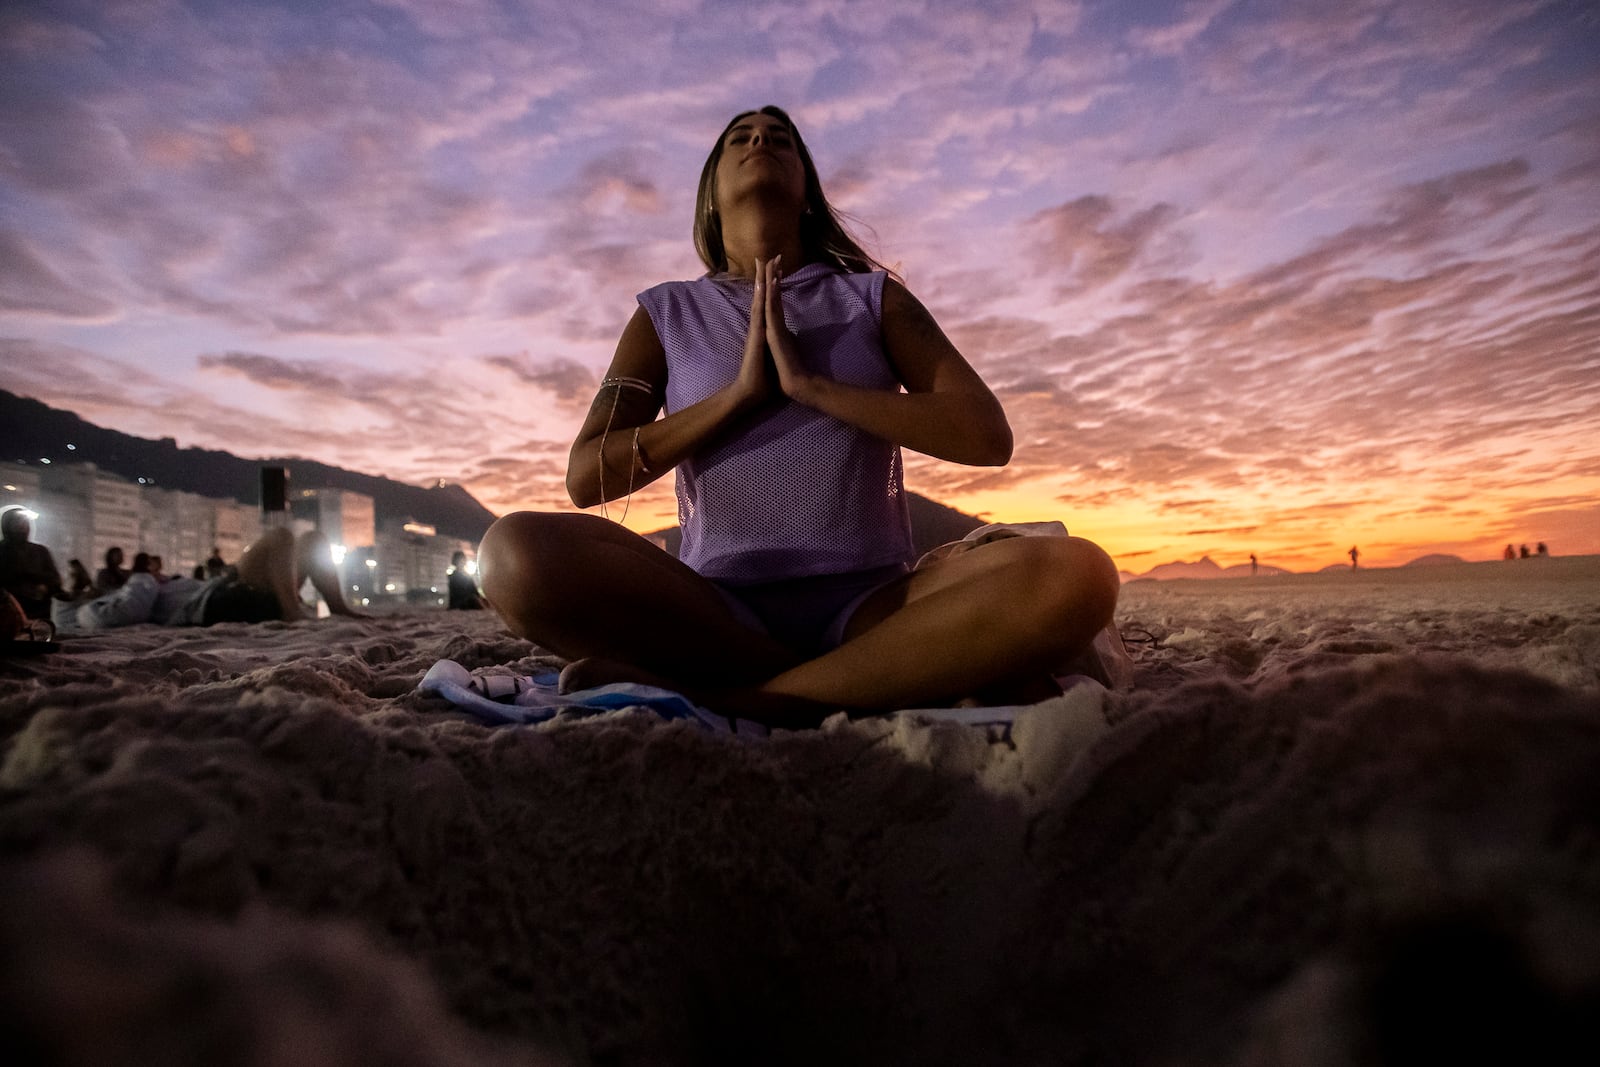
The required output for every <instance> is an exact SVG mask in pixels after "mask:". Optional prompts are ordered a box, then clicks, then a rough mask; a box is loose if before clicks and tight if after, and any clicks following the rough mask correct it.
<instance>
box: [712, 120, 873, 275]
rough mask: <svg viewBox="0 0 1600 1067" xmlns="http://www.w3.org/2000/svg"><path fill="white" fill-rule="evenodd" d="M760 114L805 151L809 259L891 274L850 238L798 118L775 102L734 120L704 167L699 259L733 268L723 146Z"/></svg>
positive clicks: (804, 234) (803, 228) (804, 222)
mask: <svg viewBox="0 0 1600 1067" xmlns="http://www.w3.org/2000/svg"><path fill="white" fill-rule="evenodd" d="M755 114H761V115H771V116H772V117H773V118H775V119H777V120H779V121H780V122H782V123H783V124H784V126H786V127H788V130H789V136H790V137H792V138H794V147H795V150H796V151H798V152H799V153H800V162H801V163H802V164H803V165H804V166H805V171H806V212H805V214H803V215H801V216H800V244H801V247H802V248H804V249H805V253H806V257H807V259H808V260H811V261H815V262H821V263H827V264H829V265H831V266H834V267H838V268H839V269H840V270H842V271H845V272H846V273H849V274H865V273H868V272H870V271H875V270H884V271H889V268H887V267H885V266H884V265H883V264H882V263H879V262H878V261H877V260H876V259H874V258H873V257H872V256H870V255H868V254H867V253H866V251H865V250H864V249H863V248H862V247H861V245H860V244H858V243H857V242H856V239H855V238H854V237H852V236H851V235H850V231H849V230H847V229H845V226H844V223H843V221H842V220H841V213H840V212H839V211H837V210H835V209H834V207H833V205H832V204H830V203H828V198H827V197H826V196H823V195H822V181H821V180H820V179H819V178H818V177H817V165H816V164H815V163H813V162H811V153H810V152H809V151H807V149H806V143H805V141H803V140H801V138H800V131H799V130H798V129H796V128H795V125H794V120H793V119H791V118H790V117H789V116H788V114H786V113H785V112H784V110H783V109H782V108H780V107H774V106H773V105H771V104H768V105H767V106H766V107H764V108H762V109H761V110H760V111H759V112H756V111H741V112H739V114H737V115H735V116H733V118H731V119H729V120H728V124H727V125H726V126H724V127H723V128H722V132H721V133H720V134H718V135H717V143H716V144H715V145H713V146H712V148H711V155H710V156H708V157H707V158H706V165H705V166H704V167H702V168H701V169H700V189H699V191H698V192H696V194H695V198H694V250H695V251H696V252H698V253H699V254H700V261H701V262H702V263H704V264H705V265H706V268H707V269H708V270H710V271H712V272H713V273H718V272H721V271H725V270H727V269H728V253H727V251H726V250H725V249H724V248H723V247H722V217H721V216H720V215H718V214H717V211H716V206H717V188H716V186H717V164H718V163H719V162H720V161H721V160H722V146H723V143H724V142H725V141H726V140H727V138H728V131H729V130H731V129H733V127H734V125H735V124H736V123H738V121H739V120H740V119H745V118H749V117H750V116H751V115H755ZM889 273H890V274H893V273H894V272H893V271H889Z"/></svg>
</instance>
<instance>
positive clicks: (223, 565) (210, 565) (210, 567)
mask: <svg viewBox="0 0 1600 1067" xmlns="http://www.w3.org/2000/svg"><path fill="white" fill-rule="evenodd" d="M227 569H228V564H227V562H226V561H225V560H224V559H223V558H222V550H221V549H219V548H218V547H217V546H216V545H212V546H211V558H210V559H208V560H206V577H207V578H215V577H216V576H217V575H219V574H221V573H222V572H223V571H225V570H227Z"/></svg>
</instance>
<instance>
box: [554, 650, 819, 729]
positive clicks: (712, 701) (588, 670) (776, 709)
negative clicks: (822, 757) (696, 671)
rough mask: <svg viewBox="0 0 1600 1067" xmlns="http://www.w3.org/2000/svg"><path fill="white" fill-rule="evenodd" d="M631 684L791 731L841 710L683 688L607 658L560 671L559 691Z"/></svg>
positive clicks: (749, 692) (753, 692) (741, 692)
mask: <svg viewBox="0 0 1600 1067" xmlns="http://www.w3.org/2000/svg"><path fill="white" fill-rule="evenodd" d="M617 682H630V683H633V684H635V685H653V686H655V687H656V688H657V689H666V690H669V691H671V692H674V693H678V694H681V695H683V696H685V697H688V698H689V699H690V700H692V701H694V702H695V703H696V704H699V705H700V706H701V707H703V708H707V709H709V710H711V711H714V712H716V713H718V714H719V715H730V716H734V717H736V718H740V719H749V720H750V721H752V722H759V723H764V724H766V725H767V726H776V727H780V728H784V729H790V730H803V729H808V728H810V727H814V726H818V725H820V724H821V723H822V720H823V719H825V718H827V717H828V716H829V715H831V714H833V713H834V712H836V711H838V710H840V709H839V708H837V707H834V706H832V705H824V704H818V703H817V702H815V701H811V700H805V699H803V698H801V697H787V696H776V695H773V694H771V693H763V692H761V691H760V690H759V689H752V688H744V689H707V688H703V687H700V686H694V685H684V684H683V683H682V682H678V681H674V680H673V679H671V678H666V677H663V676H662V675H659V674H655V673H653V672H651V671H648V670H645V669H644V668H643V667H637V666H635V665H633V664H631V663H624V662H622V661H621V660H614V659H607V658H605V657H604V656H586V657H584V658H583V659H575V660H573V661H572V662H571V663H569V664H567V665H566V667H565V668H563V669H562V671H561V680H560V682H558V683H557V687H556V688H557V691H558V692H562V693H575V692H577V691H578V690H580V689H593V688H594V687H596V686H601V685H612V684H615V683H617Z"/></svg>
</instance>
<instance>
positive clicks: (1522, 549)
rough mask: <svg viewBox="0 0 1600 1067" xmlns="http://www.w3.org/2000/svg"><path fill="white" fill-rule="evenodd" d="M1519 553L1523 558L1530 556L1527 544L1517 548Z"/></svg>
mask: <svg viewBox="0 0 1600 1067" xmlns="http://www.w3.org/2000/svg"><path fill="white" fill-rule="evenodd" d="M1517 554H1518V555H1520V556H1521V557H1522V558H1523V559H1527V558H1528V546H1527V545H1521V546H1519V547H1518V549H1517Z"/></svg>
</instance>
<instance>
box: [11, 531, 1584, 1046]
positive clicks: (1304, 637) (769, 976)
mask: <svg viewBox="0 0 1600 1067" xmlns="http://www.w3.org/2000/svg"><path fill="white" fill-rule="evenodd" d="M1552 562H1554V563H1560V562H1561V561H1552ZM1452 570H1453V569H1452V568H1449V567H1440V568H1426V569H1422V570H1412V571H1409V572H1405V573H1406V574H1408V575H1410V576H1411V577H1409V578H1407V579H1406V580H1405V581H1404V582H1401V581H1399V580H1398V579H1396V580H1392V581H1390V582H1388V583H1387V584H1385V583H1384V582H1383V581H1382V580H1381V579H1382V576H1381V575H1380V576H1378V577H1374V578H1370V579H1364V582H1365V584H1360V583H1357V584H1352V583H1350V582H1348V581H1342V582H1341V581H1335V580H1334V579H1332V578H1328V577H1324V578H1320V579H1314V580H1313V579H1311V578H1310V577H1309V576H1308V579H1307V581H1306V582H1302V583H1296V582H1294V581H1293V577H1294V576H1287V577H1282V576H1280V577H1275V578H1273V579H1272V580H1271V586H1270V588H1269V587H1266V586H1264V585H1263V586H1257V585H1255V584H1253V583H1250V582H1217V581H1212V582H1206V583H1170V584H1168V583H1139V585H1138V586H1130V587H1128V588H1127V589H1125V590H1124V597H1123V605H1122V608H1121V610H1120V612H1119V618H1120V620H1121V621H1122V622H1123V624H1124V626H1125V627H1126V628H1127V629H1128V631H1129V633H1130V635H1136V636H1137V637H1138V639H1139V643H1136V645H1135V648H1136V650H1137V654H1138V659H1139V669H1140V682H1141V684H1140V687H1139V688H1138V689H1136V690H1135V691H1134V692H1133V693H1131V694H1121V695H1114V696H1107V695H1104V694H1102V693H1100V692H1098V691H1095V690H1086V689H1078V690H1075V691H1074V692H1073V693H1072V694H1069V695H1068V696H1067V697H1064V698H1061V699H1058V700H1056V701H1054V702H1049V703H1046V704H1044V705H1040V706H1038V707H1036V708H1033V709H1030V710H1029V711H1027V712H1025V713H1024V714H1023V715H1022V716H1021V717H1020V718H1019V719H1018V720H1017V721H1016V722H1015V723H1014V724H1012V725H1011V726H1009V727H989V728H974V727H964V726H957V725H953V724H948V723H945V724H934V723H925V722H918V721H915V720H913V719H909V718H899V719H878V720H861V721H855V722H851V721H847V720H845V719H844V718H843V717H842V716H841V717H837V718H835V719H834V720H831V721H830V722H829V723H828V724H827V726H826V727H825V728H824V729H822V730H819V731H813V732H808V733H797V734H779V735H776V736H774V737H773V738H771V739H769V740H765V741H747V740H737V739H732V738H728V737H723V736H714V735H711V734H707V733H704V732H701V731H699V730H697V729H696V728H694V727H692V726H690V725H689V724H687V723H670V724H669V723H662V722H660V721H659V720H656V719H655V718H654V717H653V716H650V715H648V714H642V713H618V714H611V715H607V716H603V717H597V718H589V719H578V720H571V719H562V720H558V721H556V722H553V723H550V724H547V725H544V726H540V727H523V728H501V729H492V728H486V727H483V726H480V725H477V724H476V723H474V722H472V721H470V720H468V719H467V718H466V717H464V716H463V715H461V714H459V713H458V712H456V711H455V710H454V709H452V708H450V707H449V706H448V705H446V704H444V703H443V702H441V701H439V700H438V699H436V698H434V697H430V696H426V695H422V694H419V693H416V692H415V685H416V682H417V681H418V680H419V679H420V677H421V675H422V673H423V671H425V670H426V669H427V667H428V666H429V665H431V663H432V662H433V661H434V660H436V659H439V658H450V659H455V660H456V661H458V662H461V663H462V664H464V665H465V666H467V667H469V668H471V667H483V666H490V665H503V664H509V665H511V667H512V668H513V669H516V670H531V669H534V668H536V667H539V666H543V665H547V664H549V663H550V662H552V661H551V660H550V659H549V658H548V657H544V656H542V655H540V653H539V650H537V649H535V648H533V647H532V646H529V645H527V644H526V643H524V642H521V641H517V640H515V639H513V638H510V637H508V636H506V635H504V634H503V633H501V632H500V631H499V629H498V627H497V626H496V624H495V621H494V620H493V619H492V618H488V617H485V616H482V615H472V614H466V613H460V614H451V615H446V614H444V613H433V614H416V615H409V616H393V617H388V618H377V619H371V620H325V621H322V622H317V623H296V624H268V625H264V626H257V627H247V626H233V625H225V626H218V627H214V628H211V629H209V630H203V631H195V630H189V631H183V630H163V629H160V628H156V627H139V628H135V629H131V630H128V631H124V632H121V633H113V634H108V635H97V636H92V637H79V638H71V639H68V640H67V641H66V642H64V647H63V649H62V651H61V652H60V653H57V654H55V655H54V656H50V657H44V658H41V659H33V660H27V661H15V662H11V663H8V664H3V665H0V701H3V704H0V706H3V709H4V718H3V728H4V746H5V747H4V750H3V758H0V854H3V856H4V864H3V868H0V893H3V895H4V898H5V899H4V903H3V905H0V915H3V916H4V921H0V938H3V942H4V943H3V944H0V960H4V961H6V962H4V963H0V983H3V984H4V989H5V996H4V998H3V1002H4V1007H3V1008H0V1013H3V1018H0V1033H4V1034H5V1035H6V1038H5V1040H6V1041H9V1042H11V1043H12V1046H13V1047H15V1048H18V1049H21V1050H24V1051H25V1052H28V1053H30V1054H33V1055H34V1058H35V1059H37V1060H42V1061H47V1062H55V1063H62V1064H89V1063H127V1064H133V1063H149V1062H157V1061H159V1062H166V1063H201V1062H205V1063H265V1064H277V1063H289V1062H294V1063H329V1064H332V1063H355V1062H360V1063H396V1064H413V1063H415V1064H424V1063H427V1064H454V1063H457V1062H461V1063H466V1062H474V1063H499V1062H521V1063H597V1064H677V1063H685V1064H687V1063H696V1064H706V1063H709V1064H719V1063H729V1064H731V1063H751V1062H765V1063H790V1062H793V1063H799V1062H806V1063H818V1062H833V1063H855V1062H868V1061H877V1062H887V1063H921V1064H945V1063H949V1064H956V1063H961V1064H974V1063H985V1064H986V1063H996V1064H1000V1063H1008V1064H1009V1063H1046V1062H1048V1063H1082V1064H1089V1063H1108V1062H1116V1063H1123V1062H1129V1063H1131V1062H1139V1063H1178V1062H1182V1063H1189V1064H1198V1063H1215V1064H1247V1063H1272V1062H1298V1063H1358V1062H1374V1063H1376V1062H1401V1061H1403V1060H1404V1059H1405V1058H1406V1057H1407V1055H1408V1054H1409V1053H1410V1052H1412V1051H1414V1048H1413V1046H1412V1045H1411V1044H1410V1042H1414V1041H1417V1040H1419V1035H1424V1036H1426V1039H1427V1040H1429V1041H1430V1042H1431V1044H1430V1045H1429V1046H1428V1047H1429V1048H1430V1049H1439V1048H1445V1049H1449V1048H1453V1047H1457V1046H1459V1047H1462V1048H1466V1049H1469V1050H1472V1049H1476V1050H1480V1051H1481V1050H1484V1049H1489V1050H1493V1049H1496V1048H1498V1047H1501V1046H1499V1045H1497V1044H1496V1043H1497V1042H1504V1041H1508V1040H1511V1038H1512V1037H1513V1036H1515V1037H1516V1039H1517V1041H1518V1042H1519V1043H1518V1044H1516V1045H1514V1046H1512V1047H1514V1048H1515V1049H1516V1050H1518V1052H1519V1055H1520V1054H1521V1053H1523V1052H1526V1051H1527V1050H1529V1049H1534V1050H1535V1051H1536V1050H1537V1047H1538V1046H1539V1044H1540V1043H1541V1042H1544V1041H1546V1040H1549V1041H1555V1040H1557V1039H1560V1040H1576V1041H1583V1042H1587V1044H1588V1046H1589V1047H1593V1046H1594V1039H1593V1038H1594V1035H1593V1034H1592V1032H1590V1028H1591V1027H1592V1023H1591V1022H1590V1020H1592V1019H1593V1018H1595V1017H1596V1016H1595V1013H1594V1008H1595V1007H1596V1005H1597V1001H1600V914H1597V913H1600V825H1597V823H1600V774H1597V773H1596V772H1597V771H1600V695H1597V693H1600V686H1597V684H1596V681H1597V680H1600V639H1597V638H1600V609H1597V608H1595V607H1594V606H1593V605H1595V604H1597V603H1600V598H1596V597H1595V595H1594V593H1595V592H1596V585H1595V584H1594V582H1593V579H1594V577H1595V575H1594V574H1593V573H1589V574H1588V577H1587V578H1584V577H1583V576H1582V575H1579V578H1580V580H1579V581H1578V582H1577V584H1574V582H1573V581H1571V580H1568V579H1571V578H1572V576H1573V574H1574V573H1576V572H1574V571H1569V572H1566V573H1565V574H1564V576H1563V580H1562V581H1560V582H1551V583H1548V584H1546V585H1540V584H1539V583H1537V582H1535V583H1531V584H1530V583H1528V582H1522V583H1521V584H1517V583H1512V584H1509V585H1508V584H1506V583H1505V582H1503V581H1499V580H1497V581H1496V582H1495V583H1489V582H1486V581H1480V580H1479V579H1478V578H1476V577H1471V576H1469V577H1465V578H1464V577H1462V576H1460V575H1458V574H1452V573H1448V572H1451V571H1452ZM1435 572H1446V573H1440V574H1438V576H1437V577H1436V578H1426V576H1427V575H1430V574H1434V573H1435ZM1396 573H1399V572H1396ZM1425 579H1426V580H1425ZM1585 581H1588V582H1590V584H1589V585H1588V586H1587V588H1585V587H1584V586H1583V582H1585ZM1318 583H1320V584H1318ZM1202 584H1203V585H1204V586H1205V587H1206V588H1205V589H1204V590H1203V591H1202V590H1201V589H1200V586H1201V585H1202ZM1469 1008H1470V1009H1471V1010H1467V1009H1469ZM1530 1021H1532V1022H1533V1023H1536V1024H1537V1026H1536V1027H1535V1028H1534V1029H1532V1030H1530V1029H1528V1024H1529V1023H1530ZM1428 1035H1431V1036H1428ZM1550 1047H1552V1048H1554V1047H1558V1046H1556V1045H1551V1046H1550Z"/></svg>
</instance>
